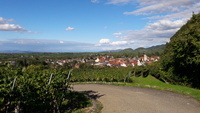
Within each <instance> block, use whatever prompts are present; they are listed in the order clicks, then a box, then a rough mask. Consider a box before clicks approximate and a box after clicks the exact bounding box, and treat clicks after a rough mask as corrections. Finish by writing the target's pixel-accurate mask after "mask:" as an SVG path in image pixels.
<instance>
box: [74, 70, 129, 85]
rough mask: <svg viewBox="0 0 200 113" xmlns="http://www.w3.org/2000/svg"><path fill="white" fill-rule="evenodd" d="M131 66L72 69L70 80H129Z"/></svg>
mask: <svg viewBox="0 0 200 113" xmlns="http://www.w3.org/2000/svg"><path fill="white" fill-rule="evenodd" d="M132 70H133V68H132V67H127V68H123V67H121V68H116V67H113V68H110V67H96V68H87V69H84V68H79V69H74V70H73V73H72V74H73V76H72V77H71V82H84V81H104V82H131V79H130V76H131V75H130V73H129V72H130V71H132Z"/></svg>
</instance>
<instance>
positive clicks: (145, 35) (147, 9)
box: [108, 0, 200, 47]
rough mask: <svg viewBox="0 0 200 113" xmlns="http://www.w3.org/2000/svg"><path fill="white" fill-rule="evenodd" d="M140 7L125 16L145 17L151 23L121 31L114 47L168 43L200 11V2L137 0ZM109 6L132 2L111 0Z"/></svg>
mask: <svg viewBox="0 0 200 113" xmlns="http://www.w3.org/2000/svg"><path fill="white" fill-rule="evenodd" d="M135 2H137V3H138V4H139V5H138V6H137V7H135V10H133V11H127V12H124V14H125V15H143V16H145V19H149V20H150V21H151V22H149V23H147V24H146V26H144V28H143V29H140V30H127V31H121V32H120V33H123V36H118V35H117V34H118V33H114V34H113V35H116V36H117V37H118V38H120V39H121V41H116V42H111V43H110V44H112V45H120V44H126V41H127V42H128V41H135V43H134V45H133V46H134V47H136V46H140V45H144V46H146V47H147V46H152V45H158V44H163V43H166V42H168V41H169V40H170V38H171V37H172V36H173V34H175V33H176V32H177V31H178V30H179V29H180V27H181V26H182V25H184V24H185V23H186V22H187V20H189V18H190V17H191V16H192V12H195V13H198V12H199V11H200V1H199V0H136V1H135ZM108 3H109V4H114V5H115V4H122V5H123V4H128V3H133V1H132V0H109V1H108Z"/></svg>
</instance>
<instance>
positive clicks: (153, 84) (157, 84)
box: [115, 76, 200, 101]
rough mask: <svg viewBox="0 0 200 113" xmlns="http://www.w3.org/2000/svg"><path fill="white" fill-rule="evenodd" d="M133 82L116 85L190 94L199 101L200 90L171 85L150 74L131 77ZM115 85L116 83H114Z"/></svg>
mask: <svg viewBox="0 0 200 113" xmlns="http://www.w3.org/2000/svg"><path fill="white" fill-rule="evenodd" d="M132 79H133V83H126V84H118V85H125V86H134V87H148V88H154V89H160V90H166V91H172V92H176V93H180V94H184V95H188V96H191V97H193V98H195V99H197V100H199V101H200V90H199V89H193V88H189V87H185V86H179V85H171V84H166V83H163V82H161V81H159V80H157V79H156V78H154V77H152V76H148V77H146V78H143V77H132ZM115 85H117V84H115Z"/></svg>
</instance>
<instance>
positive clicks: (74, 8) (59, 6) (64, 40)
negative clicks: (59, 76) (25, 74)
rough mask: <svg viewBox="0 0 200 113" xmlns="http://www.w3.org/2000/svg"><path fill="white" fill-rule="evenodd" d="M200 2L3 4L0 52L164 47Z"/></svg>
mask: <svg viewBox="0 0 200 113" xmlns="http://www.w3.org/2000/svg"><path fill="white" fill-rule="evenodd" d="M192 12H194V13H198V12H200V2H199V0H0V48H1V50H0V51H4V50H20V51H34V52H98V51H105V50H116V49H125V48H133V49H136V48H138V47H150V46H154V45H160V44H165V43H166V42H168V41H169V40H170V37H171V36H172V35H173V34H174V33H175V32H176V31H177V30H178V29H179V28H180V27H181V26H182V25H184V24H185V23H186V22H187V20H188V19H189V18H190V17H191V16H192Z"/></svg>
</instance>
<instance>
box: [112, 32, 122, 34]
mask: <svg viewBox="0 0 200 113" xmlns="http://www.w3.org/2000/svg"><path fill="white" fill-rule="evenodd" d="M113 35H122V33H121V32H118V33H113Z"/></svg>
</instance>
